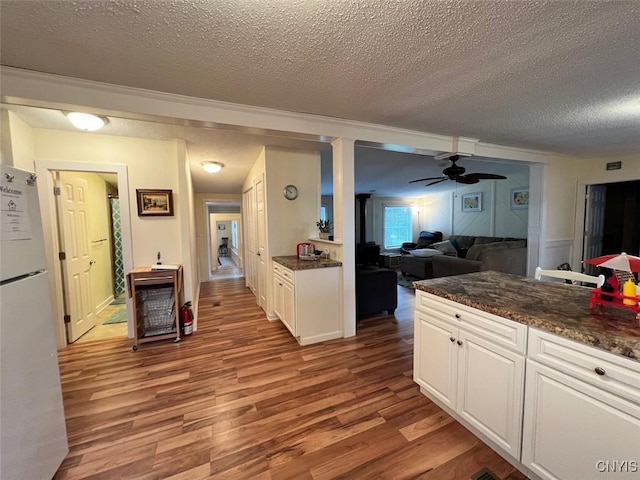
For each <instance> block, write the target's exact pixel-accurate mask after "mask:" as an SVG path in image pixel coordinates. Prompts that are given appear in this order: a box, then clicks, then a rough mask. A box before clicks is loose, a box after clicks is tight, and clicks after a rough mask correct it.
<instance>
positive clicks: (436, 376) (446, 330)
mask: <svg viewBox="0 0 640 480" xmlns="http://www.w3.org/2000/svg"><path fill="white" fill-rule="evenodd" d="M414 328H415V335H414V369H415V370H414V372H413V379H414V381H415V382H416V383H417V384H419V385H420V386H421V387H423V388H424V389H425V390H426V391H428V392H429V393H430V394H432V395H434V396H435V397H437V399H438V400H440V401H441V402H442V403H444V404H445V405H447V406H448V407H450V408H452V409H453V408H455V404H456V372H457V368H458V348H457V344H456V337H457V333H458V330H457V328H455V327H453V326H452V325H450V324H449V323H447V322H444V321H441V320H438V319H435V318H431V317H429V316H427V315H426V314H425V313H423V312H420V311H416V317H415V327H414Z"/></svg>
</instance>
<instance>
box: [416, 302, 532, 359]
mask: <svg viewBox="0 0 640 480" xmlns="http://www.w3.org/2000/svg"><path fill="white" fill-rule="evenodd" d="M416 293H417V295H416V308H417V309H418V310H421V311H423V312H425V313H429V314H434V313H436V314H440V318H444V319H446V320H448V321H450V322H453V323H454V324H456V325H458V326H459V327H462V328H465V329H466V330H468V331H471V332H473V333H475V334H476V335H479V336H481V337H483V338H485V339H487V340H490V341H492V342H494V343H496V344H498V345H501V346H503V347H505V348H508V349H510V350H513V351H514V352H518V353H521V354H525V353H526V349H527V326H526V325H523V324H521V323H518V322H515V321H513V320H508V319H506V318H502V317H499V316H497V315H493V314H491V313H487V312H483V311H481V310H478V309H476V308H472V307H468V306H466V305H461V304H459V303H456V302H452V301H450V300H446V299H444V298H441V297H438V296H436V295H432V294H429V293H426V292H422V291H419V290H417V291H416Z"/></svg>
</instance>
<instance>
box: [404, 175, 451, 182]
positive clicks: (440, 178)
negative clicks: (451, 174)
mask: <svg viewBox="0 0 640 480" xmlns="http://www.w3.org/2000/svg"><path fill="white" fill-rule="evenodd" d="M446 179H447V177H442V176H441V177H429V178H419V179H417V180H411V181H410V182H409V183H417V182H427V181H429V180H446Z"/></svg>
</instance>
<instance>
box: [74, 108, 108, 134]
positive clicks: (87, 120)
mask: <svg viewBox="0 0 640 480" xmlns="http://www.w3.org/2000/svg"><path fill="white" fill-rule="evenodd" d="M66 116H67V118H68V119H69V121H70V122H71V124H72V125H73V126H74V127H76V128H77V129H78V130H84V131H85V132H95V131H96V130H100V129H101V128H102V127H104V126H105V125H106V124H107V122H108V120H107V119H106V118H103V117H98V116H97V115H93V114H91V113H82V112H69V113H67V114H66Z"/></svg>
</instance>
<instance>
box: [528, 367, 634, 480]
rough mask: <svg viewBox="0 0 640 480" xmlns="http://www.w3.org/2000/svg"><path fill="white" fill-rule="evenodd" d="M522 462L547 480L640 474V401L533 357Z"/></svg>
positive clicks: (529, 372)
mask: <svg viewBox="0 0 640 480" xmlns="http://www.w3.org/2000/svg"><path fill="white" fill-rule="evenodd" d="M523 435H524V436H523V445H522V463H523V464H525V465H526V466H527V467H529V468H530V469H531V470H532V471H533V472H535V473H537V474H538V475H539V476H540V477H541V478H544V479H553V480H557V479H561V480H583V479H587V478H616V479H618V478H619V479H631V478H633V479H637V478H638V477H639V475H640V473H639V472H640V458H639V457H638V452H639V451H640V405H638V404H635V403H631V402H628V401H626V400H624V399H622V398H620V397H618V396H616V395H612V394H610V393H608V392H605V391H604V390H601V389H599V388H596V387H594V386H592V385H589V384H587V383H584V382H582V381H580V380H576V379H574V378H572V377H569V376H568V375H565V374H563V373H561V372H559V371H557V370H554V369H552V368H549V367H546V366H544V365H541V364H539V363H537V362H535V361H533V360H527V383H526V405H525V412H524V429H523Z"/></svg>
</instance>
